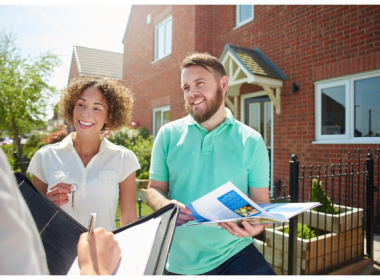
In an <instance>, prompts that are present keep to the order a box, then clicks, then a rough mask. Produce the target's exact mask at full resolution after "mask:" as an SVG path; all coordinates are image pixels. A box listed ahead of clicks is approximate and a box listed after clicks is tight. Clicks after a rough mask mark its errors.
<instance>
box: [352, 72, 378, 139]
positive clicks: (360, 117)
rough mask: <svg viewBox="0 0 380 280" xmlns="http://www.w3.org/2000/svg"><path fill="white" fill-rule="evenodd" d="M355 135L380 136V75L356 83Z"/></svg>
mask: <svg viewBox="0 0 380 280" xmlns="http://www.w3.org/2000/svg"><path fill="white" fill-rule="evenodd" d="M354 94H355V97H354V99H355V102H354V103H355V104H354V106H355V107H354V118H355V132H354V136H355V137H380V77H376V78H371V79H365V80H360V81H355V83H354Z"/></svg>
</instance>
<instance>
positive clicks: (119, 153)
mask: <svg viewBox="0 0 380 280" xmlns="http://www.w3.org/2000/svg"><path fill="white" fill-rule="evenodd" d="M59 107H60V110H61V112H63V114H64V118H65V120H66V121H67V122H68V123H69V124H72V125H73V126H74V127H75V130H76V132H73V133H71V134H70V135H68V136H67V137H66V138H65V139H63V140H62V141H61V142H59V143H56V144H51V145H47V146H44V147H42V148H41V149H40V150H39V151H38V152H37V153H36V154H35V155H34V157H33V159H32V161H31V162H30V165H29V168H28V172H30V173H32V174H33V184H34V185H35V186H36V187H37V188H38V189H39V190H40V191H41V192H43V193H44V194H46V196H47V197H48V198H50V199H51V200H52V201H53V202H54V203H56V204H57V205H58V206H60V207H61V208H62V209H64V210H65V211H66V212H67V213H68V214H70V215H71V216H72V217H74V218H75V219H76V220H77V221H79V222H80V223H81V224H82V225H84V226H87V222H88V218H89V216H90V214H91V213H97V218H96V226H97V227H103V228H105V229H106V230H108V231H112V230H115V229H116V226H115V216H116V211H117V205H118V201H119V200H120V224H121V225H122V226H123V225H125V224H128V223H130V222H133V221H134V220H136V219H137V214H136V204H135V200H136V193H135V176H136V174H135V171H136V170H137V169H140V165H139V162H138V160H137V158H136V156H135V154H134V153H133V152H132V151H130V150H128V149H126V148H124V147H122V146H117V145H114V144H112V143H111V142H109V141H108V140H107V139H106V138H105V137H104V136H103V133H104V132H105V130H117V129H119V128H121V127H122V126H124V125H126V124H127V123H128V122H129V121H130V119H131V114H132V108H133V97H132V92H131V91H130V90H129V89H128V88H126V87H125V86H124V85H123V84H122V83H121V82H120V81H118V80H114V79H108V78H102V79H97V78H91V77H85V78H83V77H82V78H78V79H76V80H74V81H72V82H71V83H70V84H69V85H68V87H67V88H66V89H64V90H63V93H62V97H61V101H60V103H59ZM73 192H74V193H73Z"/></svg>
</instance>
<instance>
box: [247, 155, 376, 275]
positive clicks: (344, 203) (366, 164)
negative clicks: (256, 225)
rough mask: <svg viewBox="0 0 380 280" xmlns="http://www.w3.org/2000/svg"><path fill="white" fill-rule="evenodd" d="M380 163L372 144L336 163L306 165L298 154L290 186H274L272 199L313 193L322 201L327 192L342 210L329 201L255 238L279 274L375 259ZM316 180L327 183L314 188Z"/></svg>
mask: <svg viewBox="0 0 380 280" xmlns="http://www.w3.org/2000/svg"><path fill="white" fill-rule="evenodd" d="M379 163H380V162H379V149H377V150H376V151H375V157H373V156H372V154H371V153H370V150H369V149H368V153H367V154H366V156H365V157H363V156H362V155H361V153H360V150H358V151H357V155H356V156H355V157H353V156H352V155H351V154H350V153H348V159H346V160H345V161H343V162H342V160H341V159H339V164H337V165H334V164H332V165H330V166H328V165H327V164H325V165H323V166H321V165H317V166H313V165H310V166H308V167H306V166H304V165H302V166H301V167H300V162H298V158H297V156H296V155H293V156H292V161H290V163H289V164H290V181H289V182H290V186H289V188H288V187H286V186H285V185H284V186H282V190H281V191H280V194H281V193H282V195H280V196H278V191H276V190H274V192H273V193H274V197H273V198H272V202H275V203H276V202H287V201H291V202H309V201H311V197H314V198H316V199H317V201H320V199H324V198H323V197H324V193H325V194H326V195H327V197H329V198H330V201H331V206H332V207H331V209H334V207H335V209H336V210H335V211H336V212H337V213H336V214H329V213H328V211H327V210H328V209H327V207H328V206H327V204H325V205H324V206H323V207H322V209H320V208H319V209H318V211H315V210H310V211H307V212H305V213H303V214H302V215H299V216H298V217H295V218H292V219H290V220H289V221H288V222H285V223H283V224H276V225H272V226H269V227H267V228H266V229H265V230H264V232H263V233H262V234H261V236H258V237H256V238H255V240H254V243H255V245H256V247H257V248H258V249H259V251H260V252H261V253H262V254H263V255H264V257H265V259H266V260H267V261H268V262H269V263H270V264H271V265H272V268H273V269H274V271H275V272H276V273H277V274H289V275H295V274H297V275H310V274H323V273H327V272H329V271H331V270H334V269H337V268H339V267H342V266H344V265H347V264H349V263H352V262H355V261H357V260H360V259H363V258H364V257H366V256H367V257H369V258H373V253H374V252H373V251H374V247H373V233H374V231H377V230H379V223H377V219H380V216H379V202H380V200H379V191H378V186H379V174H380V173H379ZM315 167H316V168H315ZM374 167H375V168H374ZM313 180H315V181H314V184H317V186H318V185H320V183H321V184H322V185H321V188H317V191H315V190H314V193H313V189H312V185H313ZM322 190H323V191H322ZM315 192H316V193H315ZM374 202H376V207H375V205H374ZM331 211H332V210H331ZM375 215H377V216H376V218H375ZM303 225H307V226H308V228H305V226H303ZM286 228H288V229H289V233H288V234H287V233H285V229H286ZM310 231H314V232H315V235H316V237H312V236H311V234H310ZM297 233H298V234H301V236H303V238H300V237H297ZM305 235H306V236H305Z"/></svg>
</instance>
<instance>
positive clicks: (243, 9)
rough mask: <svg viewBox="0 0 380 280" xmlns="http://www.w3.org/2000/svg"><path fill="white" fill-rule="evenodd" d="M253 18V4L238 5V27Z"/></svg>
mask: <svg viewBox="0 0 380 280" xmlns="http://www.w3.org/2000/svg"><path fill="white" fill-rule="evenodd" d="M252 20H253V5H236V27H235V28H237V27H239V26H242V25H244V24H246V23H248V22H250V21H252Z"/></svg>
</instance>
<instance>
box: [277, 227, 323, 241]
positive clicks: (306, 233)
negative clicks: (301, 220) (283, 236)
mask: <svg viewBox="0 0 380 280" xmlns="http://www.w3.org/2000/svg"><path fill="white" fill-rule="evenodd" d="M302 227H303V234H302ZM284 233H287V234H289V228H286V229H284ZM297 237H298V238H302V239H309V238H313V237H317V236H316V235H315V231H314V230H312V229H311V228H309V226H308V225H305V224H298V228H297Z"/></svg>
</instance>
